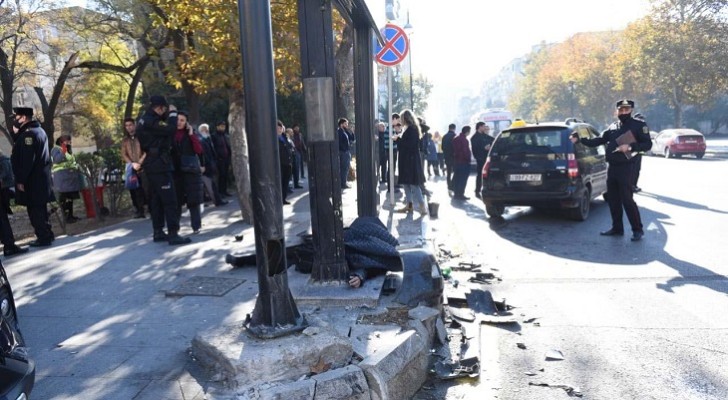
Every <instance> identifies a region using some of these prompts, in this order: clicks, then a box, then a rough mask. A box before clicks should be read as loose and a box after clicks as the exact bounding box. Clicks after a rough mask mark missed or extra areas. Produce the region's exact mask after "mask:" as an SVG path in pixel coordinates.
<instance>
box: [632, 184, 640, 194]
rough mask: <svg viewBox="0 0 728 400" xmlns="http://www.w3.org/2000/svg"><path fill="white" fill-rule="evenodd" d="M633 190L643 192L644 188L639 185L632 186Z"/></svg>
mask: <svg viewBox="0 0 728 400" xmlns="http://www.w3.org/2000/svg"><path fill="white" fill-rule="evenodd" d="M632 191H633V192H635V193H637V192H641V191H642V188H641V187H638V186H635V187H633V188H632Z"/></svg>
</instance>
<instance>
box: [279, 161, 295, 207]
mask: <svg viewBox="0 0 728 400" xmlns="http://www.w3.org/2000/svg"><path fill="white" fill-rule="evenodd" d="M291 175H293V166H292V165H281V197H282V198H283V201H285V200H286V198H287V197H288V184H289V183H290V182H291Z"/></svg>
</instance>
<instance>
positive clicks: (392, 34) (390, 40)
mask: <svg viewBox="0 0 728 400" xmlns="http://www.w3.org/2000/svg"><path fill="white" fill-rule="evenodd" d="M382 33H383V34H382V36H384V46H380V45H379V44H378V43H377V46H376V51H375V53H376V56H375V59H376V60H377V62H378V63H380V64H382V65H386V66H388V67H391V66H393V65H397V64H399V63H401V62H402V61H403V60H404V58H405V57H406V56H407V52H409V38H407V34H406V33H405V31H404V29H402V28H400V27H399V26H397V25H394V24H387V25H386V26H385V27H384V32H382Z"/></svg>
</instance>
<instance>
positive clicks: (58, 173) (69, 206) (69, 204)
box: [51, 135, 81, 224]
mask: <svg viewBox="0 0 728 400" xmlns="http://www.w3.org/2000/svg"><path fill="white" fill-rule="evenodd" d="M51 161H52V162H53V167H52V168H51V171H52V173H53V188H54V189H55V190H56V192H58V202H59V203H60V205H61V209H62V210H63V218H64V219H65V221H66V222H68V223H69V224H72V223H74V222H76V221H78V217H75V216H74V215H73V200H75V199H79V198H81V196H80V194H79V190H81V181H80V180H79V172H78V164H76V157H75V156H74V155H73V151H72V150H71V136H70V135H63V136H61V137H59V138H58V139H56V145H55V146H54V147H53V148H52V149H51Z"/></svg>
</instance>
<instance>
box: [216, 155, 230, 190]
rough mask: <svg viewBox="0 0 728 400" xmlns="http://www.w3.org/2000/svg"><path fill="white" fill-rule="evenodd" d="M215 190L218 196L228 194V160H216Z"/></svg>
mask: <svg viewBox="0 0 728 400" xmlns="http://www.w3.org/2000/svg"><path fill="white" fill-rule="evenodd" d="M217 170H218V172H217V173H218V175H217V178H218V179H217V188H218V189H219V190H220V194H227V193H228V177H229V175H230V160H229V159H228V160H222V159H218V160H217Z"/></svg>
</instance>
